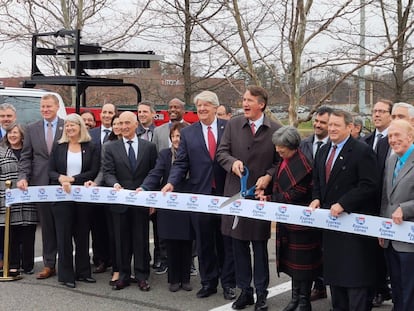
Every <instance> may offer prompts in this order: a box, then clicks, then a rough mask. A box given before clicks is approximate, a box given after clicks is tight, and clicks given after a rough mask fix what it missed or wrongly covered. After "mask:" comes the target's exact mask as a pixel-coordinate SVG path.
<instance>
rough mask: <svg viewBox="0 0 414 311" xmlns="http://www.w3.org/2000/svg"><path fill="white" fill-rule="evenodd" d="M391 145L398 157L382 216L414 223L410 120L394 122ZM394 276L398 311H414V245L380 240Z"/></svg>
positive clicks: (387, 180) (388, 175) (390, 168)
mask: <svg viewBox="0 0 414 311" xmlns="http://www.w3.org/2000/svg"><path fill="white" fill-rule="evenodd" d="M388 137H389V142H390V145H391V148H392V149H393V151H394V154H393V155H391V156H390V158H389V159H388V160H387V164H386V168H385V174H384V188H383V189H384V191H383V195H382V201H381V216H383V217H387V218H392V220H393V222H394V223H395V224H396V225H397V226H398V225H400V224H402V223H403V222H404V221H414V204H413V202H414V183H413V177H414V153H413V150H414V145H413V142H414V128H413V126H412V125H411V124H410V123H409V122H408V121H406V120H395V121H392V122H391V125H390V127H389V131H388ZM379 242H380V245H381V246H382V247H384V249H385V256H386V258H387V262H388V267H389V272H390V276H391V287H392V298H393V299H392V300H393V303H394V310H396V311H397V310H402V311H408V310H414V279H413V274H414V265H413V262H414V244H412V243H405V242H399V241H391V240H384V239H382V238H380V239H379Z"/></svg>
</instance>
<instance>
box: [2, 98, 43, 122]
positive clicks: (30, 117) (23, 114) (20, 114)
mask: <svg viewBox="0 0 414 311" xmlns="http://www.w3.org/2000/svg"><path fill="white" fill-rule="evenodd" d="M3 103H9V104H12V105H13V106H14V107H15V108H16V111H17V122H18V123H20V124H28V123H31V122H34V121H37V120H40V119H41V118H42V117H41V115H40V109H39V103H40V97H35V96H8V95H0V104H3Z"/></svg>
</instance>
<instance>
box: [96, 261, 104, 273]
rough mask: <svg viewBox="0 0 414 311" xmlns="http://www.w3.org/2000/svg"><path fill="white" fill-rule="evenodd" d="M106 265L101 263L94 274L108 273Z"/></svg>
mask: <svg viewBox="0 0 414 311" xmlns="http://www.w3.org/2000/svg"><path fill="white" fill-rule="evenodd" d="M106 268H107V267H106V265H105V264H104V263H103V262H101V263H100V264H99V265H98V266H97V267H96V268H95V270H93V273H104V272H106Z"/></svg>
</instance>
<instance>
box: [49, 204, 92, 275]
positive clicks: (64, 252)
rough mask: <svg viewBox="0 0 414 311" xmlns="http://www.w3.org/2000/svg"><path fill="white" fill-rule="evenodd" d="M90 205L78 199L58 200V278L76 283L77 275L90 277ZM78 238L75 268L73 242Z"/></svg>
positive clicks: (54, 212) (55, 214)
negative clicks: (74, 200)
mask: <svg viewBox="0 0 414 311" xmlns="http://www.w3.org/2000/svg"><path fill="white" fill-rule="evenodd" d="M89 207H90V205H88V204H84V203H78V202H59V203H54V204H53V207H52V210H53V214H54V217H55V221H56V236H57V246H58V254H59V258H58V280H59V282H74V281H75V279H76V278H77V277H82V278H86V277H90V276H91V265H90V257H89V231H90V223H89V217H90V208H89ZM72 239H73V240H74V241H75V271H74V269H73V242H72Z"/></svg>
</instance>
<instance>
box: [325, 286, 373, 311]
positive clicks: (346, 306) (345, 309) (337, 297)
mask: <svg viewBox="0 0 414 311" xmlns="http://www.w3.org/2000/svg"><path fill="white" fill-rule="evenodd" d="M330 289H331V296H332V311H369V310H371V300H370V291H371V289H370V288H368V287H340V286H330Z"/></svg>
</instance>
